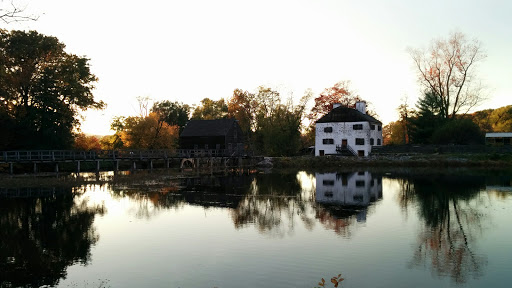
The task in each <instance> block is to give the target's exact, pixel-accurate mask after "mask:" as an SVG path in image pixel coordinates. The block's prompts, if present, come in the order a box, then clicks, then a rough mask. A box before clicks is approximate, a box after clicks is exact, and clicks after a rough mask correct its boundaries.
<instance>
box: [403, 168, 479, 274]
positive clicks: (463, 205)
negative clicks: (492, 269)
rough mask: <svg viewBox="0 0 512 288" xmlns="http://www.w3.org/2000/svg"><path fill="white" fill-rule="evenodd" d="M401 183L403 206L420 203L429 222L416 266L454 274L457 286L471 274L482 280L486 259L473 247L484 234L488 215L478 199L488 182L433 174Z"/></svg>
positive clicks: (419, 249)
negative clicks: (485, 215) (426, 266)
mask: <svg viewBox="0 0 512 288" xmlns="http://www.w3.org/2000/svg"><path fill="white" fill-rule="evenodd" d="M400 184H401V188H402V189H401V193H400V195H399V203H400V204H401V205H402V207H404V208H407V206H408V205H409V204H413V203H415V204H417V206H418V211H419V215H420V218H422V219H423V220H424V223H425V227H424V228H423V229H422V231H421V232H420V233H419V235H418V244H419V245H418V248H417V250H416V251H415V254H414V257H413V261H412V264H413V265H421V264H422V263H425V264H426V263H431V265H432V267H431V268H432V269H433V270H434V271H435V272H436V273H437V274H439V275H450V276H451V277H452V278H453V280H454V281H455V282H457V283H463V282H465V281H466V279H467V277H468V276H470V275H471V276H472V277H479V276H480V275H481V274H482V269H483V267H484V266H485V265H486V260H485V257H483V256H481V255H477V254H475V253H474V251H472V250H471V246H472V243H474V242H475V241H476V240H477V237H478V236H480V235H481V234H482V229H483V226H482V218H483V217H484V216H483V215H484V213H483V211H482V210H481V209H480V206H481V205H480V204H481V203H479V201H478V200H479V199H477V197H476V196H477V195H478V193H479V191H480V190H481V189H483V188H485V179H484V178H482V177H476V176H446V175H430V176H428V177H427V176H424V177H413V178H409V180H401V182H400ZM405 210H407V209H405Z"/></svg>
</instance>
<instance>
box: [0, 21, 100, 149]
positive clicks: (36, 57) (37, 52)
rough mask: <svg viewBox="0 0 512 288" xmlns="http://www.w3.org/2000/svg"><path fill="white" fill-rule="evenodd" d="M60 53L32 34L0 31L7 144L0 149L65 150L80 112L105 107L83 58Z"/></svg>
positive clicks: (0, 93)
mask: <svg viewBox="0 0 512 288" xmlns="http://www.w3.org/2000/svg"><path fill="white" fill-rule="evenodd" d="M64 48H65V45H64V44H62V43H61V42H59V41H58V39H57V38H55V37H50V36H45V35H42V34H39V33H37V32H35V31H30V32H25V31H11V32H8V31H5V30H0V115H2V116H0V119H1V120H2V121H3V123H0V124H1V125H0V126H4V125H9V126H7V127H8V128H6V129H8V130H9V132H8V135H9V137H11V139H12V140H11V142H9V144H8V145H7V146H8V147H4V149H23V148H25V149H59V148H70V147H71V146H72V144H73V140H74V137H73V130H74V129H77V128H78V127H79V125H80V123H79V114H80V112H81V111H84V110H86V109H89V108H94V109H102V108H104V107H105V104H104V103H103V102H102V101H96V100H95V99H94V97H93V94H92V90H93V88H94V86H93V83H94V82H96V81H97V78H96V76H94V75H93V74H92V73H91V71H90V69H89V63H88V59H86V58H84V57H80V56H76V55H73V54H69V53H66V52H65V51H64Z"/></svg>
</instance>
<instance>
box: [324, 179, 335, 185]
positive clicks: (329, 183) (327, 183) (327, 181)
mask: <svg viewBox="0 0 512 288" xmlns="http://www.w3.org/2000/svg"><path fill="white" fill-rule="evenodd" d="M323 184H324V186H334V180H324V181H323Z"/></svg>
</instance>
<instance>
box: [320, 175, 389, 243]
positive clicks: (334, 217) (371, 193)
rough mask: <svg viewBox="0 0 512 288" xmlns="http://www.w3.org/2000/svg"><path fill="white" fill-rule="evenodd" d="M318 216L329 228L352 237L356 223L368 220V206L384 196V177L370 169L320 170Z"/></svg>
mask: <svg viewBox="0 0 512 288" xmlns="http://www.w3.org/2000/svg"><path fill="white" fill-rule="evenodd" d="M315 175H316V202H317V203H318V204H319V205H318V206H317V214H316V217H317V218H318V220H319V221H320V222H321V223H322V224H323V225H324V226H325V227H326V228H328V229H332V230H333V231H335V232H336V233H337V234H339V235H342V236H345V237H349V236H350V232H351V230H350V229H349V228H350V226H351V225H352V224H354V223H355V222H365V221H366V217H367V213H368V207H369V206H370V204H372V203H373V202H375V201H377V200H379V199H381V198H382V177H381V176H380V175H372V173H371V172H368V171H360V172H351V173H348V172H338V173H316V174H315Z"/></svg>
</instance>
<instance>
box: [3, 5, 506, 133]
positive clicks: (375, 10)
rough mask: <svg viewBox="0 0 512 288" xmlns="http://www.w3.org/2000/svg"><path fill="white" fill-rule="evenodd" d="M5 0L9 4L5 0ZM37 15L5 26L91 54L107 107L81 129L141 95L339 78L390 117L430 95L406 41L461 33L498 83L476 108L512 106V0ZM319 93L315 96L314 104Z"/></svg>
mask: <svg viewBox="0 0 512 288" xmlns="http://www.w3.org/2000/svg"><path fill="white" fill-rule="evenodd" d="M5 1H8V0H4V3H3V4H5ZM17 3H26V4H25V5H27V6H26V7H27V10H26V11H27V12H28V13H32V14H35V15H39V20H38V21H35V22H24V23H15V24H10V25H9V26H7V25H5V24H0V28H7V29H20V30H37V31H38V32H39V33H42V34H45V35H52V36H55V37H57V38H58V39H59V40H60V41H61V42H62V43H64V44H65V45H66V46H67V48H66V51H67V52H68V53H73V54H77V55H81V56H86V57H87V58H89V59H90V64H91V70H92V72H93V73H94V74H95V75H96V76H97V77H98V78H99V82H98V83H96V89H95V91H94V95H95V98H96V99H97V100H103V101H105V102H106V103H107V105H108V106H107V108H106V109H105V110H103V111H92V112H86V113H85V114H84V116H85V121H82V131H84V132H85V133H88V134H96V135H106V134H111V133H112V132H111V131H109V128H110V122H111V120H112V117H114V116H121V115H123V116H129V115H135V114H137V113H138V108H137V107H138V106H137V100H136V97H137V96H147V97H150V98H151V99H153V100H154V101H161V100H171V101H180V102H183V103H186V104H189V105H191V104H198V103H199V101H200V100H201V99H203V98H205V97H208V98H211V99H213V100H219V99H220V98H225V99H226V100H227V99H228V98H229V97H231V95H232V92H233V90H234V89H235V88H240V89H244V90H248V91H251V92H254V91H255V90H256V88H257V87H258V86H260V85H265V86H268V87H271V88H274V89H277V90H279V91H280V92H281V93H282V95H283V100H284V99H285V98H287V97H288V95H290V94H293V96H294V99H296V101H298V99H299V98H300V97H301V96H302V95H303V94H304V91H305V90H306V89H307V88H311V89H313V92H314V93H315V96H318V94H319V93H321V92H322V90H323V89H325V88H327V87H331V86H333V85H334V84H335V83H336V82H338V81H341V80H350V81H351V87H352V89H353V90H355V91H356V92H357V94H358V95H360V96H361V97H362V98H363V99H365V100H367V101H370V102H371V103H372V104H373V107H374V110H375V111H376V112H377V114H378V117H377V118H379V119H380V120H381V121H382V122H383V123H384V124H387V123H388V122H390V121H395V120H396V119H397V118H398V116H397V112H396V107H397V106H398V105H400V103H401V99H402V98H403V97H404V96H407V97H408V99H409V104H411V105H414V103H415V102H416V100H417V99H418V96H420V95H421V89H420V86H419V85H418V84H417V82H416V74H415V73H416V71H415V70H414V67H413V63H412V60H411V58H410V56H409V55H408V54H407V51H406V49H407V47H414V48H422V47H425V48H426V47H428V46H429V44H430V42H431V41H432V40H433V39H436V38H446V37H448V35H449V34H450V33H451V32H454V31H460V32H463V33H464V34H466V35H467V36H468V37H469V38H476V39H478V40H480V41H481V42H482V43H483V47H484V49H485V51H486V54H487V58H486V59H485V60H484V61H483V62H481V63H480V64H479V66H478V71H479V75H480V77H481V79H482V80H484V81H485V84H486V85H487V87H489V93H488V94H489V96H490V97H491V98H490V99H489V100H488V101H486V102H484V103H483V105H481V106H480V107H478V109H476V110H480V109H485V108H497V107H501V106H505V105H509V104H512V101H511V100H510V99H511V96H512V56H511V55H510V53H511V52H512V31H511V27H512V16H511V14H512V1H509V0H502V1H498V0H482V1H472V0H431V1H411V0H353V1H349V0H270V1H268V0H258V1H244V0H215V1H213V0H196V1H191V0H188V1H183V0H180V1H175V0H167V1H162V0H160V1H156V0H145V1H130V0H124V1H117V0H108V1H107V0H101V1H100V0H87V1H82V0H75V1H70V0H37V1H36V0H19V1H17ZM312 102H313V101H312V100H311V104H312Z"/></svg>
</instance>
